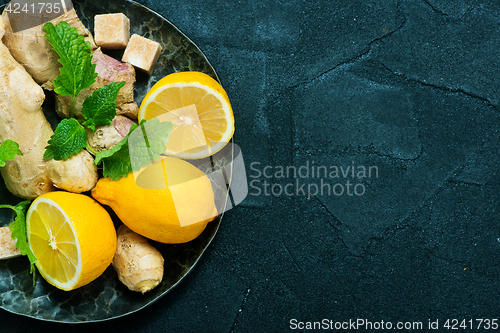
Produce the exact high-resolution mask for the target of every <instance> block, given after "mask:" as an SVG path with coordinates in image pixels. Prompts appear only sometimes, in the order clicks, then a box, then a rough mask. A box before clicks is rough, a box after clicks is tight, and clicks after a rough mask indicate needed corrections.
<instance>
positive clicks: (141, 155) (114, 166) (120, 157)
mask: <svg viewBox="0 0 500 333" xmlns="http://www.w3.org/2000/svg"><path fill="white" fill-rule="evenodd" d="M171 130H172V123H170V122H160V120H159V119H157V118H153V119H151V120H149V121H147V122H146V121H145V120H143V121H142V122H141V123H140V125H139V126H138V125H135V124H134V125H132V127H131V128H130V131H129V133H128V134H127V136H126V137H124V138H123V139H122V140H121V141H120V142H119V143H118V144H117V145H116V146H115V147H113V148H111V149H109V150H105V151H103V152H100V153H97V155H96V158H95V161H94V164H95V165H98V164H99V163H101V162H102V164H103V176H104V177H109V178H111V179H114V180H119V179H120V178H121V177H126V176H127V175H128V174H129V173H130V172H132V171H137V170H139V169H140V168H141V167H143V166H147V165H150V164H152V163H153V162H155V161H156V160H158V159H159V158H160V157H161V154H162V153H164V152H165V150H166V147H165V143H167V141H168V139H169V133H170V131H171Z"/></svg>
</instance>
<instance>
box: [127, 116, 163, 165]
mask: <svg viewBox="0 0 500 333" xmlns="http://www.w3.org/2000/svg"><path fill="white" fill-rule="evenodd" d="M171 130H172V123H171V122H167V121H163V122H160V120H159V119H158V118H153V119H150V120H149V121H147V122H146V121H145V120H143V121H141V123H140V128H138V129H137V130H135V131H130V132H129V133H130V134H129V139H128V147H129V152H130V161H131V164H132V169H133V170H134V171H138V170H139V169H140V168H141V167H143V166H145V165H149V164H152V163H153V162H154V161H156V160H158V159H159V158H160V157H161V154H163V153H164V152H165V150H166V147H165V144H166V143H167V141H168V140H169V134H170V131H171Z"/></svg>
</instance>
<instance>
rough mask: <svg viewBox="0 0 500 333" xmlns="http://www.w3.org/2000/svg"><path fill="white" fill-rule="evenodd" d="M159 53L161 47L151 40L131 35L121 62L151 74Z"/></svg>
mask: <svg viewBox="0 0 500 333" xmlns="http://www.w3.org/2000/svg"><path fill="white" fill-rule="evenodd" d="M160 53H161V45H160V44H159V43H157V42H155V41H152V40H151V39H148V38H145V37H142V36H139V35H135V34H134V35H132V37H130V40H129V42H128V44H127V48H126V49H125V52H124V53H123V57H122V61H123V62H128V63H129V64H131V65H132V66H134V67H137V68H139V69H140V70H143V71H144V72H146V73H148V74H151V73H153V69H154V68H155V65H156V61H157V60H158V57H159V56H160Z"/></svg>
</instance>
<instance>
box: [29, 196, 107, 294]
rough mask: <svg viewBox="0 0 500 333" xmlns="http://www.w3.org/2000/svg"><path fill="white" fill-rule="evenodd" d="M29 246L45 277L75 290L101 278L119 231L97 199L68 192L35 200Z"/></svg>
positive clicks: (56, 283) (32, 207) (51, 282)
mask: <svg viewBox="0 0 500 333" xmlns="http://www.w3.org/2000/svg"><path fill="white" fill-rule="evenodd" d="M26 231H27V236H28V244H29V246H30V248H31V251H33V254H34V255H35V257H36V258H37V262H36V267H37V268H38V270H39V271H40V274H41V275H42V276H43V278H44V279H45V280H46V281H47V282H48V283H50V284H52V285H53V286H55V287H57V288H59V289H62V290H73V289H76V288H79V287H81V286H84V285H86V284H88V283H90V282H91V281H93V280H95V279H96V278H97V277H99V276H100V275H101V274H102V273H103V272H104V271H105V270H106V268H107V267H108V266H109V265H110V264H111V261H112V260H113V256H114V254H115V251H116V231H115V227H114V225H113V221H112V220H111V217H110V216H109V214H108V212H107V211H106V210H105V209H104V208H103V207H102V206H101V205H100V204H99V203H98V202H96V201H95V200H93V199H92V198H90V197H88V196H86V195H83V194H75V193H69V192H65V191H56V192H50V193H47V194H44V195H41V196H39V197H38V198H36V199H35V200H34V201H33V203H32V204H31V206H30V208H29V209H28V213H27V217H26Z"/></svg>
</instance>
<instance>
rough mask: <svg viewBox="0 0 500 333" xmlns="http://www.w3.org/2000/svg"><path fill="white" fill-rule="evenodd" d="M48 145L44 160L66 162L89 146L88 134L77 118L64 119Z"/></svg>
mask: <svg viewBox="0 0 500 333" xmlns="http://www.w3.org/2000/svg"><path fill="white" fill-rule="evenodd" d="M48 143H49V145H48V146H47V147H45V149H46V150H45V153H44V154H43V158H46V159H51V158H53V159H55V160H65V159H67V158H68V157H71V156H73V155H74V154H76V153H77V152H79V151H80V150H82V149H83V148H85V147H86V146H87V132H86V131H85V128H84V127H83V126H82V125H80V123H79V122H78V120H76V119H75V118H70V119H63V120H62V121H61V122H60V123H59V125H57V128H56V130H55V132H54V134H53V135H52V136H51V137H50V140H49V142H48Z"/></svg>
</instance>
